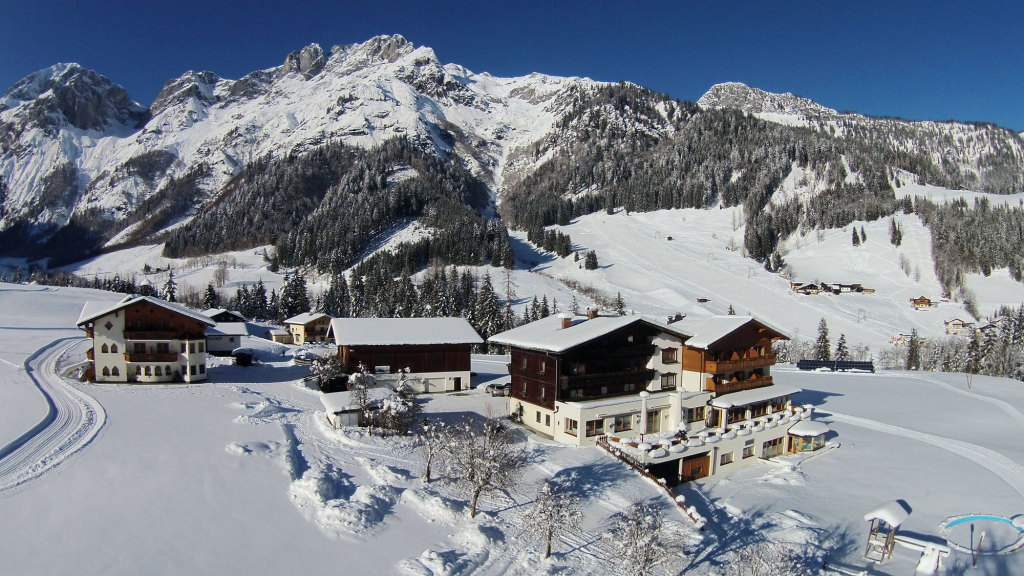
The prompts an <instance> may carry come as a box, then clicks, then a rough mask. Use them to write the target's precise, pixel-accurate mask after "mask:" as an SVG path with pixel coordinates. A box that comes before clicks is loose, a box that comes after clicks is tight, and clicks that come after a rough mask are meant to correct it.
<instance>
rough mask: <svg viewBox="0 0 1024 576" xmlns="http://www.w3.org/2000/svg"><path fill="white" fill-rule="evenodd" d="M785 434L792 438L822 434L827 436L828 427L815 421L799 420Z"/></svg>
mask: <svg viewBox="0 0 1024 576" xmlns="http://www.w3.org/2000/svg"><path fill="white" fill-rule="evenodd" d="M787 432H788V433H789V434H792V435H793V436H801V437H808V436H821V435H822V434H828V425H826V424H825V423H824V422H818V421H817V420H801V421H799V422H797V423H796V424H793V425H792V426H791V427H790V428H789V430H788V431H787Z"/></svg>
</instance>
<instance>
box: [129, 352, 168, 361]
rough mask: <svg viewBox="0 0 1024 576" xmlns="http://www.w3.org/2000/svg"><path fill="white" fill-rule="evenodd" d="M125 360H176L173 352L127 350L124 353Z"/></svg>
mask: <svg viewBox="0 0 1024 576" xmlns="http://www.w3.org/2000/svg"><path fill="white" fill-rule="evenodd" d="M124 359H125V361H126V362H177V361H178V355H177V354H176V353H174V352H156V353H154V352H129V353H128V354H125V355H124Z"/></svg>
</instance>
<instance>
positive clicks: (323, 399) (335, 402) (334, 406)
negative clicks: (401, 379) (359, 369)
mask: <svg viewBox="0 0 1024 576" xmlns="http://www.w3.org/2000/svg"><path fill="white" fill-rule="evenodd" d="M392 392H394V390H392V389H391V388H388V387H387V386H383V387H378V388H367V389H366V399H367V400H370V401H373V400H383V399H384V398H387V397H388V396H389V395H390V394H391V393H392ZM320 403H321V404H323V405H324V410H326V411H327V412H329V413H331V414H334V413H336V412H345V411H346V410H355V409H356V408H358V406H355V405H353V404H352V391H351V390H345V391H344V392H329V393H327V394H322V395H321V396H320Z"/></svg>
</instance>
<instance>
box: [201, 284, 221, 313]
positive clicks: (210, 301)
mask: <svg viewBox="0 0 1024 576" xmlns="http://www.w3.org/2000/svg"><path fill="white" fill-rule="evenodd" d="M203 306H206V308H207V309H210V308H219V307H220V294H218V293H217V289H216V288H214V287H213V282H210V283H209V284H207V285H206V292H205V293H203Z"/></svg>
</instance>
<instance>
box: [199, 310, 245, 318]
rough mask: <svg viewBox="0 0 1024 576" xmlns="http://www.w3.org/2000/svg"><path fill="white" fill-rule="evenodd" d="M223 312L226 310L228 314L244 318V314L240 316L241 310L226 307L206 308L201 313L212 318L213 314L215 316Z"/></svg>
mask: <svg viewBox="0 0 1024 576" xmlns="http://www.w3.org/2000/svg"><path fill="white" fill-rule="evenodd" d="M225 312H227V313H228V314H233V315H235V316H238V317H239V318H245V316H242V313H241V312H238V311H237V310H228V309H227V308H207V309H206V310H203V312H202V314H203V316H209V317H210V318H213V317H214V316H217V315H218V314H223V313H225Z"/></svg>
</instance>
